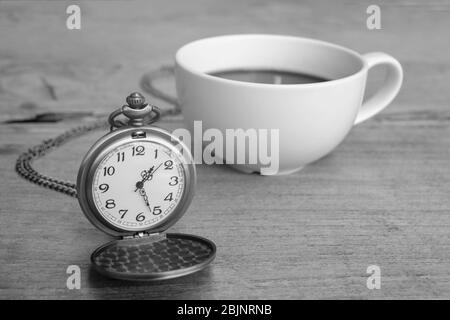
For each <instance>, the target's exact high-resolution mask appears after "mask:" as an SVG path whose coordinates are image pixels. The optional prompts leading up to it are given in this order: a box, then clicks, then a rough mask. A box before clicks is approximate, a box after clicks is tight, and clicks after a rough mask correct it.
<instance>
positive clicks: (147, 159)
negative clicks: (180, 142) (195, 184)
mask: <svg viewBox="0 0 450 320" xmlns="http://www.w3.org/2000/svg"><path fill="white" fill-rule="evenodd" d="M184 191H185V172H184V166H183V163H182V161H181V160H180V158H179V157H178V154H177V153H175V152H173V151H172V150H171V149H169V148H168V147H166V146H164V145H162V144H159V143H155V142H151V141H133V142H129V143H125V144H122V145H120V146H118V147H116V148H115V149H112V150H111V151H109V152H108V153H107V154H106V155H105V156H104V157H103V159H101V161H100V163H99V165H98V166H97V168H96V169H95V173H94V176H93V179H92V198H93V202H94V204H95V206H96V208H97V211H98V212H99V214H100V215H101V216H102V218H103V219H104V220H106V221H107V222H108V223H110V224H111V225H113V226H114V227H116V228H119V229H121V230H127V231H141V230H145V229H148V228H150V227H151V226H153V225H155V224H157V223H159V222H161V221H163V220H164V219H166V218H167V217H168V216H169V215H170V214H171V213H172V212H173V211H174V210H175V208H176V207H177V205H178V204H179V202H180V200H181V199H182V196H183V193H184Z"/></svg>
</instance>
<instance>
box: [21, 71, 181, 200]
mask: <svg viewBox="0 0 450 320" xmlns="http://www.w3.org/2000/svg"><path fill="white" fill-rule="evenodd" d="M172 74H173V68H172V67H162V68H161V69H159V70H156V71H152V72H148V73H146V74H145V75H144V76H143V77H142V80H141V86H142V88H143V89H144V90H145V91H146V92H148V93H150V94H151V95H153V96H154V97H156V98H159V99H161V100H163V101H166V102H168V103H170V104H172V105H174V106H175V108H173V109H170V110H165V111H162V112H160V111H159V109H158V108H156V107H154V106H152V108H153V110H154V111H155V117H153V118H151V119H149V120H148V121H147V122H146V124H150V123H152V122H154V121H156V120H158V118H159V117H160V116H167V115H177V114H179V113H180V109H179V107H178V104H177V101H176V99H174V98H173V97H171V96H169V95H167V94H165V93H164V92H162V91H160V90H159V89H157V88H156V87H155V86H154V81H155V80H156V79H158V78H161V77H166V76H169V75H172ZM127 103H128V105H126V106H124V107H133V108H136V109H139V108H141V107H143V105H144V97H143V96H142V95H140V94H139V93H133V94H131V95H130V96H129V97H127ZM124 107H122V109H123V108H124ZM122 109H118V110H116V111H114V112H113V113H112V114H111V116H110V117H109V119H108V121H105V120H103V119H102V120H97V121H94V122H92V123H90V124H86V125H82V126H78V127H75V128H73V129H70V130H68V131H66V132H64V133H62V134H60V135H58V136H56V137H54V138H51V139H47V140H44V141H43V142H42V143H40V144H38V145H35V146H33V147H31V148H30V149H28V151H26V152H24V153H22V154H21V155H20V156H19V158H18V159H17V161H16V171H17V173H18V174H19V175H20V176H22V177H23V178H25V179H26V180H28V181H30V182H32V183H35V184H37V185H40V186H43V187H45V188H49V189H52V190H55V191H57V192H61V193H64V194H67V195H69V196H71V197H75V198H76V197H77V186H76V184H75V183H74V182H70V181H63V180H59V179H56V178H53V177H50V176H46V175H44V174H42V173H39V172H37V171H36V170H35V169H34V168H33V166H32V165H31V164H32V162H33V161H34V160H36V159H39V158H41V157H43V156H45V155H46V154H47V153H49V152H51V151H52V150H54V149H56V148H58V147H59V146H61V145H62V144H64V143H67V142H68V141H70V140H72V139H75V138H77V137H80V136H82V135H84V134H87V133H89V132H91V131H93V130H96V129H100V128H107V125H108V123H109V125H110V127H111V129H114V128H118V127H121V126H124V125H127V123H124V122H122V121H120V120H116V119H115V118H116V116H118V115H120V114H121V113H122V111H121V110H122Z"/></svg>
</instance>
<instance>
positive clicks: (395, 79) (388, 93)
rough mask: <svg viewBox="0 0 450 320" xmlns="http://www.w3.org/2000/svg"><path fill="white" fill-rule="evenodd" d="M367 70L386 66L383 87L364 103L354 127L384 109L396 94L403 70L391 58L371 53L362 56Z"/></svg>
mask: <svg viewBox="0 0 450 320" xmlns="http://www.w3.org/2000/svg"><path fill="white" fill-rule="evenodd" d="M362 58H363V60H364V61H365V62H366V63H367V65H368V67H369V70H370V69H372V68H373V67H375V66H378V65H386V66H387V68H388V70H387V76H386V80H385V83H384V85H383V86H382V87H381V88H380V89H379V90H378V91H377V92H376V93H375V94H374V95H373V96H372V97H370V98H369V99H368V100H367V101H365V102H364V103H363V104H362V106H361V108H360V110H359V113H358V115H357V116H356V120H355V123H354V124H355V125H356V124H359V123H361V122H363V121H366V120H367V119H369V118H371V117H373V116H374V115H376V114H377V113H378V112H380V111H381V110H383V109H384V108H386V107H387V106H388V105H389V103H391V102H392V100H394V98H395V96H396V95H397V94H398V91H399V90H400V87H401V86H402V81H403V69H402V66H401V65H400V63H399V62H398V61H397V60H396V59H395V58H394V57H392V56H390V55H388V54H386V53H383V52H371V53H367V54H364V55H363V56H362Z"/></svg>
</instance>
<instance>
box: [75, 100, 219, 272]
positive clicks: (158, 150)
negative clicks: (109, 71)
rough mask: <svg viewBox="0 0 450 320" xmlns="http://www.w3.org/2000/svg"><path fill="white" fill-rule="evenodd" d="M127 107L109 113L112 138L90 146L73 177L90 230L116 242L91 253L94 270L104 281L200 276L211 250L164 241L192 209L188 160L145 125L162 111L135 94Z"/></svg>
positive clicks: (178, 238) (197, 243) (180, 240)
mask: <svg viewBox="0 0 450 320" xmlns="http://www.w3.org/2000/svg"><path fill="white" fill-rule="evenodd" d="M126 101H127V104H126V105H124V106H123V107H122V108H119V109H118V110H116V111H114V112H113V113H111V115H110V116H109V119H108V121H109V124H110V126H111V130H110V132H109V133H108V134H106V135H104V136H103V137H101V138H100V139H99V140H98V141H97V142H95V143H94V145H93V146H92V147H91V148H90V150H89V151H88V152H87V154H86V156H85V157H84V159H83V161H82V163H81V166H80V169H79V172H78V178H77V194H78V201H79V203H80V206H81V209H82V211H83V212H84V214H85V215H86V217H87V218H88V220H89V221H90V222H91V223H92V224H93V225H94V226H96V227H97V228H98V229H100V230H101V231H103V232H105V233H107V234H109V235H111V236H113V237H116V239H115V240H113V241H111V242H109V243H107V244H104V245H102V246H101V247H99V248H97V249H96V250H95V251H94V252H93V253H92V255H91V262H92V265H93V266H94V268H95V269H96V270H97V271H99V272H100V273H102V274H104V275H106V276H109V277H112V278H118V279H127V280H159V279H168V278H174V277H178V276H182V275H186V274H190V273H193V272H195V271H198V270H201V269H203V268H204V267H205V266H207V265H208V264H209V263H210V262H211V261H212V260H213V259H214V257H215V252H216V247H215V245H214V243H213V242H211V241H210V240H207V239H205V238H202V237H199V236H194V235H186V234H174V233H165V231H166V230H167V229H168V228H169V227H170V226H172V225H173V224H174V223H175V222H176V221H177V220H178V219H180V218H181V216H182V215H183V214H184V213H185V212H186V210H187V208H188V207H189V205H190V203H191V201H192V197H193V195H194V189H195V185H196V170H195V164H194V161H193V158H192V155H191V153H190V151H189V150H188V148H187V147H186V146H185V145H184V144H183V143H182V142H181V141H180V140H179V139H178V138H177V137H175V136H173V135H172V134H170V133H169V132H168V131H166V130H163V129H161V128H158V127H155V126H152V125H151V124H152V123H154V122H155V121H157V120H158V119H159V117H160V111H159V109H158V108H157V107H155V106H152V105H150V104H148V103H146V102H145V98H144V97H143V96H142V95H141V94H140V93H137V92H136V93H132V94H131V95H129V96H128V97H127V99H126ZM120 118H122V119H120Z"/></svg>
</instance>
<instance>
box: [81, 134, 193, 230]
mask: <svg viewBox="0 0 450 320" xmlns="http://www.w3.org/2000/svg"><path fill="white" fill-rule="evenodd" d="M142 133H145V137H143V135H142ZM133 136H135V137H133ZM138 141H147V142H148V141H150V142H153V143H158V144H161V145H163V146H165V147H167V148H169V149H170V150H171V151H172V152H174V153H175V154H176V155H177V157H178V158H179V159H180V160H181V163H182V166H183V169H184V170H183V171H184V180H185V185H184V190H183V195H182V197H181V199H180V201H179V202H178V204H177V206H176V207H175V208H174V209H173V211H172V212H171V213H170V214H169V215H168V216H167V217H165V218H164V219H162V220H161V221H159V222H157V223H156V224H154V225H152V226H150V227H142V228H140V229H135V230H125V229H121V228H120V227H118V226H115V225H113V224H112V223H110V222H109V221H108V220H106V219H105V218H104V217H103V216H102V214H101V213H100V212H99V210H98V209H97V206H96V205H95V202H94V197H93V194H92V185H93V179H94V173H95V171H96V169H97V167H98V165H99V164H100V162H101V161H102V159H103V158H104V157H105V156H106V155H107V154H108V153H109V152H110V151H111V150H113V149H115V148H117V147H118V146H121V145H124V144H126V143H130V142H138ZM178 146H181V148H182V150H183V152H182V153H181V152H180V151H179V149H178ZM195 185H196V170H195V164H194V161H193V158H192V155H191V153H190V151H189V149H188V148H187V147H186V146H185V145H184V144H183V143H182V142H181V141H180V140H179V139H178V138H176V137H175V136H173V135H171V134H170V133H169V132H167V131H166V130H163V129H160V128H157V127H127V128H120V129H117V130H114V131H112V132H109V133H107V134H106V135H104V136H103V137H101V138H100V139H99V140H97V142H95V143H94V145H93V146H92V147H91V148H90V149H89V151H88V152H87V154H86V155H85V157H84V159H83V161H82V162H81V165H80V169H79V171H78V177H77V193H78V202H79V203H80V206H81V209H82V211H83V213H84V215H85V216H86V217H87V218H88V220H89V221H90V222H91V223H92V224H93V225H94V226H96V227H97V228H98V229H100V230H101V231H103V232H105V233H107V234H109V235H112V236H115V237H125V236H133V235H136V234H138V233H142V232H144V233H152V234H153V233H160V232H164V231H165V230H167V229H168V228H170V227H171V226H172V225H173V224H174V223H176V222H177V221H178V220H179V219H180V218H181V217H182V216H183V214H184V213H185V212H186V210H187V208H188V207H189V205H190V204H191V201H192V198H193V196H194V192H195Z"/></svg>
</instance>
